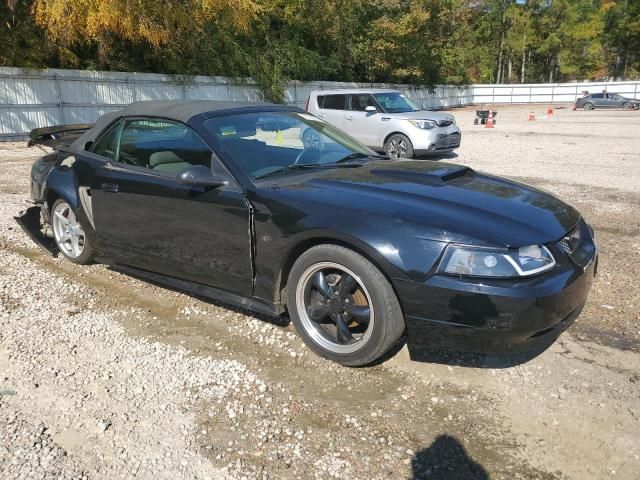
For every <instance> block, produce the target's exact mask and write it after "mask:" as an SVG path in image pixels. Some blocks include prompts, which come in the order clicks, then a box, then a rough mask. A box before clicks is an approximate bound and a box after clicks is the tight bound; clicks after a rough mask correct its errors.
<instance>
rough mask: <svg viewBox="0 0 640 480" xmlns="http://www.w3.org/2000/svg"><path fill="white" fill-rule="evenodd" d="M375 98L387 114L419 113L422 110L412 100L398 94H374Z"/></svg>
mask: <svg viewBox="0 0 640 480" xmlns="http://www.w3.org/2000/svg"><path fill="white" fill-rule="evenodd" d="M373 96H374V97H375V99H376V102H378V103H379V104H380V106H381V107H382V108H383V109H384V110H385V112H387V113H405V112H417V111H418V110H420V109H419V108H418V107H416V106H415V105H414V104H413V103H411V100H409V99H408V98H407V97H405V96H404V95H402V94H401V93H398V92H390V93H374V94H373Z"/></svg>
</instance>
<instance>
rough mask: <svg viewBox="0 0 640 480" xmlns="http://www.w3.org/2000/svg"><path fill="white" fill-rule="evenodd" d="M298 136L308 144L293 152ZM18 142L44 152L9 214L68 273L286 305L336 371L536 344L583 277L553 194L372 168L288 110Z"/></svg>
mask: <svg viewBox="0 0 640 480" xmlns="http://www.w3.org/2000/svg"><path fill="white" fill-rule="evenodd" d="M307 129H314V130H315V131H316V132H317V134H318V136H319V137H320V138H321V139H322V141H321V142H313V143H312V144H310V145H307V144H305V142H304V140H303V138H301V137H302V136H301V132H302V131H305V130H307ZM65 132H66V135H65ZM69 132H71V133H73V134H71V133H69ZM74 135H75V137H76V139H75V140H74V141H71V139H72V138H73V137H74ZM78 135H79V136H78ZM64 138H66V139H67V141H62V140H63V139H64ZM32 139H33V140H32V142H33V143H43V144H46V143H50V141H55V145H56V148H57V149H58V150H57V151H55V152H54V153H52V154H49V155H45V156H44V157H42V158H41V159H39V160H37V161H36V162H35V164H34V165H33V169H32V173H31V195H32V198H33V201H34V202H35V207H31V208H30V209H29V210H28V211H27V212H26V213H25V214H24V215H23V216H22V217H20V218H19V219H18V220H19V222H20V223H21V225H23V227H24V228H25V229H26V230H27V231H28V232H29V233H30V235H32V238H34V239H35V240H36V241H38V242H40V243H41V244H42V245H46V241H47V238H46V234H47V233H49V235H52V236H53V239H54V240H55V245H56V246H57V249H58V250H59V251H60V252H61V253H62V254H63V255H64V256H65V257H66V258H67V259H69V260H70V261H72V262H74V263H79V264H86V263H89V262H91V261H99V262H103V263H106V264H109V265H112V266H113V267H114V268H117V269H120V270H122V271H124V272H125V273H130V274H133V275H136V276H138V277H143V278H147V279H149V280H151V281H154V282H159V283H163V284H166V285H168V286H171V287H173V288H178V289H182V290H186V291H189V292H194V293H196V294H198V295H202V296H207V297H210V298H213V299H216V300H218V301H222V302H225V303H228V304H233V305H236V306H240V307H242V308H244V309H248V310H251V311H255V312H260V313H263V314H268V315H279V314H282V313H284V312H285V311H288V313H289V316H290V318H291V320H292V322H293V324H294V325H295V328H296V329H297V331H298V333H299V334H300V336H301V337H302V339H303V340H304V342H305V343H306V344H307V345H308V346H309V348H311V349H312V350H314V351H315V352H317V353H318V354H320V355H322V356H325V357H327V358H330V359H332V360H335V361H336V362H339V363H342V364H345V365H365V364H369V363H371V362H373V361H375V360H377V359H379V358H380V357H381V356H382V355H384V354H385V352H387V351H389V350H390V349H391V347H392V346H393V345H394V344H397V342H398V340H399V339H400V338H401V337H402V336H403V333H404V332H405V331H406V333H407V341H408V344H409V348H410V352H412V353H413V352H415V349H416V348H417V347H428V348H437V349H452V350H467V351H480V352H508V351H523V350H529V349H532V348H536V347H538V346H541V345H543V344H547V343H550V342H552V341H553V340H555V338H556V337H557V336H558V335H559V334H560V333H561V332H562V331H563V330H565V329H566V328H567V327H568V326H569V325H570V324H571V323H572V322H573V321H574V319H575V318H576V317H577V316H578V315H579V314H580V311H581V310H582V307H583V305H584V304H585V301H586V298H587V292H588V291H589V288H590V286H591V283H592V279H593V276H594V274H595V271H596V268H597V251H596V245H595V243H594V233H593V230H592V229H591V228H590V227H589V226H588V225H587V223H586V222H585V220H584V219H583V218H581V216H580V214H579V213H578V212H577V211H576V210H575V209H574V208H572V207H570V206H569V205H567V204H565V203H563V202H562V201H560V200H558V199H556V198H554V197H553V196H551V195H549V194H547V193H544V192H542V191H539V190H536V189H535V188H532V187H529V186H526V185H523V184H520V183H515V182H512V181H508V180H505V179H502V178H499V177H494V176H491V175H485V174H482V173H479V172H476V171H474V170H472V169H470V168H467V167H465V166H461V165H453V164H448V163H443V162H435V161H430V160H426V161H414V160H389V159H386V158H383V157H379V156H377V155H376V154H375V153H374V152H372V151H371V150H369V149H368V148H367V147H364V146H363V145H361V144H360V143H359V142H357V141H356V140H354V139H353V138H351V137H349V136H348V135H346V134H345V133H343V132H341V131H340V130H337V129H336V128H335V127H332V126H331V125H329V124H327V123H325V122H323V121H322V120H319V119H317V118H315V117H314V116H312V115H310V114H307V113H305V112H303V111H302V110H300V109H298V108H294V107H286V106H277V105H270V104H250V105H247V104H246V103H245V104H232V103H225V102H205V101H200V102H142V103H135V104H133V105H131V106H129V107H127V108H126V109H124V110H122V111H120V112H115V113H110V114H107V115H104V116H103V117H101V118H100V119H99V120H98V121H97V123H96V124H95V125H94V126H93V127H91V128H90V129H88V130H86V131H84V133H81V134H79V133H78V127H77V126H70V127H60V128H58V129H55V128H54V129H49V130H46V131H40V130H36V131H34V132H33V134H32ZM40 218H42V225H41V222H40ZM41 227H42V230H41ZM43 232H44V234H43Z"/></svg>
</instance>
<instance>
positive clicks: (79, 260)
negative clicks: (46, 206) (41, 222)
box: [50, 198, 95, 265]
mask: <svg viewBox="0 0 640 480" xmlns="http://www.w3.org/2000/svg"><path fill="white" fill-rule="evenodd" d="M61 205H66V206H67V207H68V208H70V209H71V208H72V207H71V206H70V205H69V203H68V202H67V201H66V200H63V199H61V198H59V199H58V200H56V201H55V202H54V203H53V206H52V207H51V215H50V218H51V224H52V227H53V230H54V235H53V238H54V241H55V242H56V245H57V247H58V250H59V251H60V253H62V255H64V257H65V258H66V259H67V260H69V261H70V262H73V263H76V264H78V265H88V264H90V263H92V262H93V259H94V257H95V251H94V248H93V242H92V240H91V235H90V234H89V235H87V231H88V228H91V227H87V225H85V222H84V221H83V220H82V216H81V215H78V213H79V212H74V214H75V217H76V220H77V222H78V223H79V224H80V226H81V228H82V230H83V231H84V236H83V244H82V253H80V254H79V255H78V256H72V255H69V254H68V253H67V252H66V250H65V248H63V247H62V246H61V245H60V243H59V241H58V238H57V236H56V233H55V231H56V229H55V226H54V222H55V220H54V219H53V215H54V212H55V211H56V210H57V209H58V208H59V207H60V206H61Z"/></svg>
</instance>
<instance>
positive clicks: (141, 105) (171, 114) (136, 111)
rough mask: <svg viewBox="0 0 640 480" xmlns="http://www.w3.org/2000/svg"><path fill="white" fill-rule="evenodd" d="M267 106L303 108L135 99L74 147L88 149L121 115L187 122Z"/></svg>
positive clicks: (100, 122) (98, 123)
mask: <svg viewBox="0 0 640 480" xmlns="http://www.w3.org/2000/svg"><path fill="white" fill-rule="evenodd" d="M261 108H264V109H265V110H270V109H276V110H280V109H283V110H294V111H301V110H300V109H299V108H296V107H291V106H285V105H276V104H274V103H267V102H225V101H216V100H152V101H145V102H134V103H132V104H131V105H128V106H127V107H125V108H124V109H122V110H118V111H117V112H110V113H106V114H104V115H102V116H101V117H100V118H98V120H97V121H96V123H95V124H94V125H93V128H91V129H90V130H88V131H86V132H85V133H83V134H82V135H80V136H79V137H78V138H77V139H76V140H75V141H74V142H73V143H72V144H71V145H70V146H69V149H70V150H71V151H72V152H74V151H79V150H84V146H85V145H86V143H87V142H95V141H96V138H97V137H98V135H100V133H101V132H102V131H103V130H104V129H105V128H106V127H108V126H109V125H110V124H111V123H113V122H114V121H115V120H116V119H118V118H120V117H134V116H140V117H161V118H167V119H170V120H176V121H179V122H182V123H187V122H188V121H189V120H191V119H192V118H193V117H195V116H196V115H201V114H203V113H223V112H225V111H229V112H230V113H231V112H233V113H240V112H241V111H242V110H244V109H246V110H255V109H261Z"/></svg>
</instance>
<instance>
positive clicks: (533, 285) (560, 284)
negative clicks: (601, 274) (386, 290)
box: [394, 252, 598, 353]
mask: <svg viewBox="0 0 640 480" xmlns="http://www.w3.org/2000/svg"><path fill="white" fill-rule="evenodd" d="M597 263H598V256H597V252H596V253H595V254H594V255H593V257H592V258H591V260H590V261H589V262H588V263H587V264H586V265H585V266H584V267H579V266H577V265H575V264H571V263H570V262H569V261H567V262H564V263H563V264H562V265H560V266H559V268H558V269H556V270H554V271H552V272H549V273H548V274H543V275H540V276H538V277H534V278H531V279H526V280H525V279H517V280H514V281H511V280H509V281H506V280H499V281H495V280H493V281H491V280H487V279H483V280H479V279H476V280H472V279H468V278H466V279H461V278H458V277H450V276H441V275H434V276H432V277H430V278H429V279H427V280H426V281H425V282H415V281H410V280H396V281H395V282H394V284H395V286H396V288H397V290H398V294H399V297H400V300H401V303H402V306H403V309H404V312H405V318H406V323H407V332H408V346H409V351H410V353H415V352H417V351H418V350H420V349H438V350H453V351H465V352H483V353H508V352H524V351H530V350H534V349H536V348H539V347H541V346H543V345H546V344H550V343H552V342H553V341H554V340H555V339H556V338H557V337H558V336H559V335H560V334H561V333H562V332H563V331H564V330H566V329H567V328H568V327H569V326H570V325H571V324H572V323H573V322H574V320H575V319H576V318H577V317H578V316H579V315H580V312H581V311H582V308H583V307H584V304H585V303H586V301H587V294H588V292H589V289H590V288H591V284H592V282H593V278H594V276H595V274H596V271H597Z"/></svg>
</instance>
